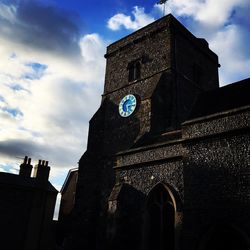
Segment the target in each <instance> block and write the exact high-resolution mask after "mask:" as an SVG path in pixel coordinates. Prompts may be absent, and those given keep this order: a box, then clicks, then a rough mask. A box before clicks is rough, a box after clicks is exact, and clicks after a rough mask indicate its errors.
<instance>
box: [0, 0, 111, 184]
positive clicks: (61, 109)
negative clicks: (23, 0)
mask: <svg viewBox="0 0 250 250" xmlns="http://www.w3.org/2000/svg"><path fill="white" fill-rule="evenodd" d="M8 8H9V9H8ZM4 10H6V11H7V12H4ZM52 14H53V13H52ZM52 14H51V15H52ZM53 15H54V16H53ZM53 15H52V16H53V18H54V19H55V17H56V15H55V14H53ZM3 20H5V21H3ZM13 20H15V22H17V27H15V28H16V29H20V30H21V29H22V27H19V26H18V25H20V23H21V22H20V20H17V18H16V11H14V7H13V6H9V7H8V6H2V5H0V25H1V27H0V30H1V31H3V30H4V29H5V31H6V32H7V31H8V30H11V29H12V28H13V27H12V28H11V29H10V25H11V23H12V22H13ZM22 23H23V20H22ZM42 25H44V24H42ZM70 27H71V26H70ZM25 28H26V30H25V32H26V33H25V32H24V33H23V34H22V35H23V36H24V35H25V34H26V35H27V36H29V35H28V32H27V30H28V29H29V28H30V30H32V27H29V23H25ZM44 28H45V27H43V29H44ZM58 30H59V28H58ZM6 32H1V33H0V43H1V47H0V57H1V60H0V162H5V163H8V165H9V166H15V168H8V169H9V170H8V171H9V172H13V173H17V166H18V165H19V164H20V163H21V162H19V159H17V158H16V157H24V154H27V155H29V156H30V157H32V162H33V164H36V162H37V160H38V159H45V160H49V162H50V166H51V178H50V179H51V180H53V182H54V183H56V184H58V183H60V184H61V183H62V181H63V180H64V178H65V176H66V174H67V170H68V169H69V168H72V167H76V166H77V163H78V160H79V159H80V157H81V155H82V154H83V152H84V151H85V148H86V141H87V133H88V122H89V119H90V118H91V116H92V115H93V113H94V112H95V111H96V110H97V108H98V106H99V105H100V100H101V92H102V89H103V82H104V68H105V59H104V57H103V55H104V53H105V48H106V41H105V40H103V39H102V38H101V37H100V36H99V35H98V34H87V35H83V36H79V37H78V38H77V40H74V44H73V45H74V46H75V47H76V49H75V48H72V49H71V51H72V53H71V52H70V51H65V54H64V53H57V52H56V51H55V49H54V48H55V47H50V46H49V45H48V46H47V48H48V49H41V48H40V47H38V46H33V45H32V46H31V44H29V43H25V41H21V40H20V39H12V38H11V37H9V35H8V34H7V33H8V32H7V33H6ZM58 33H59V35H60V36H62V35H61V33H60V32H59V31H58ZM68 35H69V36H70V35H71V34H68ZM56 39H57V38H56V37H55V38H54V40H56ZM67 39H68V38H67ZM36 42H38V41H36ZM52 43H54V41H52ZM62 43H65V47H67V46H68V44H66V42H64V41H62ZM71 45H72V44H71ZM50 48H51V49H50ZM75 51H79V53H78V54H77V53H75ZM69 53H71V54H70V56H69ZM20 161H21V160H20ZM2 169H5V168H3V167H2Z"/></svg>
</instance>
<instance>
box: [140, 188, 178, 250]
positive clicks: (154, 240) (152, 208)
mask: <svg viewBox="0 0 250 250" xmlns="http://www.w3.org/2000/svg"><path fill="white" fill-rule="evenodd" d="M146 210H147V211H146V227H147V229H146V235H145V236H146V237H145V240H146V242H145V243H146V244H145V249H147V250H174V248H175V202H174V199H173V195H172V193H171V192H170V190H169V189H168V188H167V187H166V186H165V185H164V184H162V183H159V184H157V185H156V186H155V187H154V188H153V189H152V190H151V191H150V193H149V195H148V200H147V207H146Z"/></svg>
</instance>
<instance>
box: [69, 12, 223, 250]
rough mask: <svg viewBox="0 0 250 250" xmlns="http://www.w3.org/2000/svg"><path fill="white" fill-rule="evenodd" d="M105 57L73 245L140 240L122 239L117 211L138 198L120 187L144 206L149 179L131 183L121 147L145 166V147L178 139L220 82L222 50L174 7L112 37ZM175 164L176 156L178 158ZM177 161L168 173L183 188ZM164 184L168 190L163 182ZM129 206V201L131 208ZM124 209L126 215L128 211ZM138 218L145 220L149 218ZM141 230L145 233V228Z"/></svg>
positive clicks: (104, 246)
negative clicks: (200, 101) (182, 20)
mask: <svg viewBox="0 0 250 250" xmlns="http://www.w3.org/2000/svg"><path fill="white" fill-rule="evenodd" d="M105 58H106V60H107V66H106V76H105V86H104V93H103V95H102V103H101V106H100V108H99V109H98V110H97V112H96V113H95V115H94V116H93V117H92V119H91V120H90V127H89V138H88V146H87V151H86V152H85V153H84V155H83V156H82V157H81V159H80V162H79V179H78V184H77V191H76V205H75V216H76V218H77V219H76V220H75V223H74V225H75V226H74V233H73V235H74V236H73V238H74V240H73V243H71V244H72V245H71V247H72V248H71V249H79V247H81V249H88V250H92V249H109V250H110V249H115V248H116V249H125V245H124V248H122V246H121V245H120V246H119V247H118V246H117V242H116V239H119V242H123V240H124V242H125V241H126V242H129V240H132V241H133V240H135V239H133V237H135V236H133V237H132V238H131V237H130V239H129V240H128V239H126V240H125V238H124V239H123V238H122V237H127V236H126V235H125V234H123V233H122V232H123V229H124V228H123V229H121V227H120V226H119V225H120V224H119V223H120V222H121V221H120V222H119V220H120V219H119V218H120V217H119V218H118V219H114V217H116V215H114V214H119V212H117V211H118V210H119V209H121V210H122V206H125V207H126V206H128V207H131V206H132V205H131V204H134V203H133V202H132V203H131V200H128V201H127V202H125V203H121V204H122V205H119V206H118V205H117V204H118V200H119V197H120V196H119V195H121V194H122V193H126V192H127V194H129V197H134V198H133V199H135V200H134V201H136V204H137V205H138V207H140V205H139V204H141V202H143V199H144V198H143V197H144V196H145V193H146V191H147V190H148V188H149V187H145V190H144V189H143V190H144V191H138V190H139V189H136V188H134V186H136V185H137V184H138V185H139V183H142V182H143V180H142V179H141V180H140V181H139V180H138V182H136V183H135V185H134V186H130V185H132V184H131V181H128V179H129V177H128V176H127V175H126V174H124V175H123V174H121V173H123V172H122V171H121V169H119V166H120V165H119V164H120V163H121V162H122V160H123V159H125V158H124V157H123V156H121V157H119V154H121V153H122V154H123V155H128V154H129V152H132V151H133V152H135V153H133V157H134V158H133V159H134V160H133V161H134V163H133V168H136V169H137V170H138V169H142V168H141V165H140V164H141V161H140V162H136V160H137V159H138V157H137V156H138V154H139V153H140V150H141V149H142V148H143V147H157V145H159V144H160V143H162V142H164V143H168V142H169V143H170V142H171V141H173V140H177V141H178V140H179V139H180V138H181V130H180V128H181V124H182V123H183V122H184V121H185V120H186V119H187V117H188V116H189V113H190V111H191V108H192V106H193V104H194V102H195V100H196V97H197V95H198V94H200V93H202V92H204V91H208V90H212V89H215V88H218V86H219V84H218V66H219V64H218V57H217V55H216V54H215V53H213V52H212V51H211V50H210V49H209V47H208V43H207V42H206V40H204V39H201V38H196V37H195V36H194V35H192V34H191V33H190V32H189V31H188V30H187V29H186V28H185V27H184V26H183V25H182V24H181V23H179V22H178V21H177V20H176V19H175V18H174V17H173V16H172V15H171V14H170V15H167V16H165V17H163V18H161V19H159V20H157V21H155V22H154V23H152V24H150V25H148V26H146V27H144V28H142V29H140V30H138V31H136V32H134V33H132V34H130V35H128V36H126V37H124V38H122V39H121V40H119V41H117V42H115V43H113V44H111V45H109V46H108V48H107V53H106V54H105ZM172 150H176V149H171V150H169V151H164V152H165V153H164V154H167V153H166V152H170V151H171V152H172ZM182 153H183V152H182ZM131 154H132V153H131ZM147 154H150V155H151V154H154V151H150V152H147V153H145V154H143V157H147ZM157 154H158V153H157ZM140 157H142V156H140ZM178 157H180V156H178ZM174 159H175V158H174ZM176 159H177V158H176ZM178 159H179V158H178ZM161 161H162V160H159V161H158V160H157V161H156V162H161ZM129 162H130V160H128V162H127V163H126V164H127V165H126V167H125V169H129V168H132V167H131V166H132V161H131V162H130V163H131V165H130V164H129ZM147 164H149V163H147ZM147 164H146V165H145V166H148V165H147ZM159 164H160V163H159ZM169 164H170V165H171V164H173V162H172V160H171V162H170V163H169ZM170 165H169V166H170ZM176 166H178V167H177V168H176V169H177V170H176V172H175V173H173V176H172V177H169V178H170V180H174V178H176V176H180V179H179V180H178V183H177V184H176V185H177V186H178V185H179V189H180V190H183V180H182V179H181V176H182V171H183V169H182V167H181V166H182V163H178V164H177V165H176ZM172 169H173V168H171V171H172ZM138 171H139V170H138ZM150 171H151V170H150ZM171 171H170V170H169V172H168V173H167V174H166V176H168V175H170V174H169V173H172V172H171ZM141 173H143V172H141ZM137 175H138V174H137ZM139 175H140V174H139ZM121 176H122V177H121ZM150 176H151V175H150V173H149V179H150V178H151V179H150V182H152V183H153V179H154V176H153V175H152V177H150ZM131 178H132V177H131ZM141 178H143V177H141ZM178 178H179V177H178ZM166 188H168V187H167V186H166ZM158 189H159V190H158V191H159V192H161V190H162V189H161V187H158ZM170 189H171V188H170ZM170 189H169V190H170ZM171 192H172V191H171ZM173 193H174V192H173ZM130 194H131V195H130ZM152 195H153V194H152ZM182 195H183V193H182V192H181V193H180V196H182ZM152 197H153V196H152ZM171 197H172V196H171V195H168V196H166V200H169V202H170V201H171V199H172V198H171ZM131 199H132V198H131ZM152 199H153V198H152ZM176 202H177V201H176ZM170 203H171V202H170ZM130 205H131V206H130ZM117 209H118V210H117ZM114 211H116V212H114ZM129 211H130V210H129V208H125V212H124V213H125V214H126V213H130V212H129ZM140 211H141V210H138V213H139V212H140ZM122 213H123V212H122ZM112 216H113V217H112ZM124 216H125V217H121V218H123V219H124V218H126V216H127V215H124ZM180 217H181V215H180ZM136 218H141V217H140V216H137V217H136ZM123 219H121V220H123ZM138 220H139V221H138V223H139V224H140V223H141V220H142V219H138ZM125 221H126V219H125ZM128 223H131V221H130V222H128ZM121 224H122V222H121ZM125 227H126V226H125ZM124 230H125V229H124ZM133 230H134V231H133ZM136 230H137V227H133V226H132V227H131V232H133V235H137V233H138V232H139V231H140V230H139V229H138V230H139V231H138V232H137V231H136ZM125 231H126V230H125ZM142 231H143V230H142ZM142 231H140V233H139V234H140V235H141V234H143V235H145V233H144V231H143V232H142ZM119 232H120V233H119ZM131 234H132V233H131ZM117 235H120V236H119V237H120V238H119V237H118V236H117ZM127 235H129V234H127ZM117 237H118V238H117ZM143 237H144V236H142V238H143ZM139 238H140V237H139ZM126 244H127V243H126ZM128 244H129V243H128ZM138 244H139V243H138V242H136V243H135V244H134V245H133V247H131V246H129V245H128V246H126V247H127V248H126V249H130V250H132V249H146V248H147V247H145V246H144V247H143V246H142V245H140V246H139V245H138ZM74 247H75V248H74ZM171 249H172V248H171ZM176 249H177V248H176Z"/></svg>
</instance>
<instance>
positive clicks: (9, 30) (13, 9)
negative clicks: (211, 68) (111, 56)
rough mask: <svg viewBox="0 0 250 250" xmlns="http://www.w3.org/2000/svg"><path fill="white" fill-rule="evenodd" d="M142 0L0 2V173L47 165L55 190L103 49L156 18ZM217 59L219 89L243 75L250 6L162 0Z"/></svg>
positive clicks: (249, 63)
mask: <svg viewBox="0 0 250 250" xmlns="http://www.w3.org/2000/svg"><path fill="white" fill-rule="evenodd" d="M156 3H157V1H153V0H148V1H142V0H138V1H136V0H133V1H132V0H105V1H100V0H84V1H83V0H60V1H59V0H0V171H4V172H9V173H18V170H19V165H20V163H21V162H22V158H23V157H24V156H25V155H28V156H29V157H31V158H32V164H33V165H35V164H36V163H37V161H38V159H43V160H48V161H49V165H50V166H51V174H50V181H51V182H52V184H53V185H55V187H56V188H57V189H58V190H60V187H61V185H62V183H63V182H64V179H65V176H66V174H67V172H68V170H69V169H70V168H75V167H77V166H78V161H79V159H80V157H81V155H82V154H83V153H84V151H85V150H86V144H87V135H88V125H89V123H88V122H89V120H90V118H91V117H92V115H93V114H94V113H95V111H96V110H97V109H98V107H99V105H100V102H101V94H102V92H103V84H104V75H105V59H104V56H103V55H104V54H105V51H106V47H107V45H108V44H110V43H112V42H114V41H116V40H117V39H120V38H122V37H123V36H125V35H127V34H130V33H131V32H133V31H135V30H137V29H139V28H141V27H143V26H145V25H147V24H149V23H151V22H153V21H155V20H157V19H158V18H160V17H161V16H162V15H163V12H162V7H163V6H161V5H157V4H156ZM165 13H166V14H169V13H171V14H173V15H174V16H175V17H176V18H177V19H178V20H179V21H180V22H182V23H183V24H184V25H185V26H186V27H187V28H188V29H189V30H190V31H191V32H192V33H193V34H194V35H195V36H197V37H202V38H205V39H206V40H207V41H208V42H209V46H210V48H211V49H212V50H213V51H214V52H215V53H217V55H218V56H219V62H220V64H221V68H220V70H219V71H220V72H219V76H220V86H224V85H226V84H229V83H232V82H235V81H238V80H241V79H244V78H248V77H249V76H250V74H249V73H250V72H249V69H250V46H249V41H250V32H249V31H250V15H249V13H250V0H219V1H218V0H189V1H187V0H169V1H168V2H167V5H166V11H165Z"/></svg>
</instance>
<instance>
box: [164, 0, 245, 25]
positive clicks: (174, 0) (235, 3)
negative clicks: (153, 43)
mask: <svg viewBox="0 0 250 250" xmlns="http://www.w3.org/2000/svg"><path fill="white" fill-rule="evenodd" d="M248 4H249V1H248V0H221V1H217V0H206V1H204V0H191V1H185V0H169V1H168V4H167V8H168V12H171V13H173V14H174V15H177V16H189V17H192V18H193V19H194V20H195V21H197V22H198V23H199V24H200V25H205V26H208V27H210V28H211V27H213V28H218V27H220V26H224V25H225V23H227V22H228V21H230V19H231V17H232V15H233V12H234V10H235V8H236V7H246V6H247V5H248Z"/></svg>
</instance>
